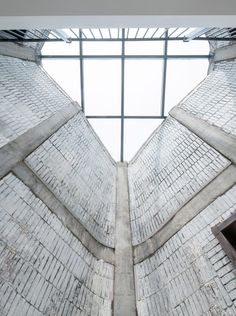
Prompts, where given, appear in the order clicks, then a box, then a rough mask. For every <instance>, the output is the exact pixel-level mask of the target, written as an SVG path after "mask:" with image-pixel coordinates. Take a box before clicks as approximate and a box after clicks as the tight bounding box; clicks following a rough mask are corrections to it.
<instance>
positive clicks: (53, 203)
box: [12, 162, 115, 265]
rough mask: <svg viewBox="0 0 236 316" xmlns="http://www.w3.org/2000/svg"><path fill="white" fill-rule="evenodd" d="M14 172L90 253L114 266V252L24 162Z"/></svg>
mask: <svg viewBox="0 0 236 316" xmlns="http://www.w3.org/2000/svg"><path fill="white" fill-rule="evenodd" d="M12 171H13V173H14V174H15V175H16V176H17V177H18V178H19V179H20V180H21V181H22V182H23V183H24V184H25V185H27V186H28V187H29V188H30V190H31V191H32V192H33V193H34V194H35V195H36V196H37V197H38V198H39V199H40V200H41V201H42V202H43V203H44V204H45V205H46V206H47V207H48V208H49V209H50V210H51V211H52V212H53V213H54V214H55V215H56V216H57V217H58V218H59V219H60V221H61V222H62V223H63V224H64V225H65V226H66V227H67V228H68V229H69V230H70V231H71V232H72V233H73V235H74V236H75V237H76V238H77V239H78V240H79V241H80V242H81V243H82V244H83V245H84V247H85V248H87V249H88V251H89V252H90V253H92V254H93V255H94V256H95V257H96V258H97V259H102V260H104V261H106V262H108V263H111V264H113V265H114V263H115V254H114V250H113V249H111V248H108V247H106V246H104V245H102V244H101V243H99V242H98V241H97V240H96V239H95V238H94V237H93V236H92V235H91V234H90V233H89V232H88V231H87V230H86V229H85V227H84V226H83V225H82V224H81V223H80V222H79V221H78V220H77V219H76V218H75V217H74V216H73V215H72V214H71V212H70V211H69V210H68V209H67V208H66V207H65V206H64V205H63V204H62V203H61V202H60V201H59V200H58V199H57V198H56V197H55V195H54V194H53V193H52V192H51V191H50V190H49V189H48V188H47V186H46V185H45V184H44V183H43V182H42V181H41V180H40V179H39V178H38V177H37V175H36V174H34V172H33V171H32V170H31V169H30V168H29V167H28V166H27V165H26V164H25V163H24V162H20V163H19V164H18V165H16V166H15V167H14V168H13V170H12Z"/></svg>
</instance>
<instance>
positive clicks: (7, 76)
mask: <svg viewBox="0 0 236 316" xmlns="http://www.w3.org/2000/svg"><path fill="white" fill-rule="evenodd" d="M0 73H1V77H0V107H1V111H0V147H1V146H3V145H5V144H6V143H8V142H9V141H11V140H14V139H15V138H17V137H18V136H19V135H21V134H23V133H24V132H26V131H27V130H29V129H30V128H32V127H34V126H36V125H37V124H39V123H40V122H42V121H43V120H45V119H47V118H48V117H50V116H51V115H53V114H55V113H56V112H57V111H59V110H60V109H62V108H65V107H66V106H67V105H68V104H69V103H71V101H72V100H71V99H70V98H69V97H68V96H67V95H66V94H65V93H64V92H63V91H62V90H61V89H60V88H59V86H57V85H56V84H55V82H54V81H53V80H52V79H51V78H50V77H49V76H48V75H47V73H46V72H45V71H44V70H43V69H42V68H41V67H40V66H38V65H37V64H35V63H34V62H28V61H22V60H20V59H17V58H12V57H6V56H0Z"/></svg>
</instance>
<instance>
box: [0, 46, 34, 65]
mask: <svg viewBox="0 0 236 316" xmlns="http://www.w3.org/2000/svg"><path fill="white" fill-rule="evenodd" d="M0 55H4V56H10V57H16V58H20V59H23V60H29V61H37V58H36V54H35V50H34V49H33V48H31V47H27V46H22V45H17V44H14V43H0Z"/></svg>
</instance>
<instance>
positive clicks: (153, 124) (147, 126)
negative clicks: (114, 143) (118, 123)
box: [124, 119, 163, 161]
mask: <svg viewBox="0 0 236 316" xmlns="http://www.w3.org/2000/svg"><path fill="white" fill-rule="evenodd" d="M162 121H163V120H162V119H142V120H141V119H127V120H125V128H124V135H125V137H124V160H125V161H130V160H131V159H132V158H133V157H134V155H135V154H136V153H137V151H138V150H139V149H140V147H141V146H142V145H143V144H144V142H146V141H147V139H148V137H149V136H150V135H151V134H152V132H153V131H154V130H155V129H156V128H157V127H158V126H159V125H160V124H161V123H162Z"/></svg>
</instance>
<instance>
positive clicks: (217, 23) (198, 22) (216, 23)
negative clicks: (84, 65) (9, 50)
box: [0, 1, 236, 29]
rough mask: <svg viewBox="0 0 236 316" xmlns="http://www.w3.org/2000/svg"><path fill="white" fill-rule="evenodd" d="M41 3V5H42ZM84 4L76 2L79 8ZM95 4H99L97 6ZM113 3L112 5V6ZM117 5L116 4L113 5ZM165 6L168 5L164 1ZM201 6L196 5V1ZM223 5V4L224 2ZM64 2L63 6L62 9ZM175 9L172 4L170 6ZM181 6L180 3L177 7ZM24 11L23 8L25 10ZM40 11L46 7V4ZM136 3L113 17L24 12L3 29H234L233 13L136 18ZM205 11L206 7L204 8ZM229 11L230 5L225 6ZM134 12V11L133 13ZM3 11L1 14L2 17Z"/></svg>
mask: <svg viewBox="0 0 236 316" xmlns="http://www.w3.org/2000/svg"><path fill="white" fill-rule="evenodd" d="M40 3H41V2H40ZM51 3H53V2H51V1H47V4H51ZM79 3H81V2H79V1H77V4H79ZM94 3H95V4H96V2H94ZM110 3H112V1H111V2H109V4H110ZM113 3H115V1H113ZM142 3H143V4H145V8H146V10H145V11H147V10H150V11H151V10H152V9H151V6H149V5H147V4H146V2H145V1H142ZM162 3H163V4H164V3H165V2H164V1H162ZM195 3H196V4H198V2H197V1H195ZM221 3H223V2H221ZM64 4H65V5H67V7H68V8H70V5H68V2H67V1H64ZM107 4H108V2H107V3H106V4H105V6H104V8H105V9H106V8H108V5H107ZM117 4H119V7H120V8H122V7H123V6H122V4H120V2H117ZM126 4H127V2H125V4H124V10H126ZM61 5H62V2H61V3H60V6H61ZM171 5H172V7H173V8H174V6H173V1H172V3H171ZM178 5H179V3H178ZM22 7H24V6H22ZM41 7H45V5H44V4H42V5H41ZM137 7H138V6H137V2H134V6H133V10H132V12H130V13H128V11H127V10H126V12H125V13H124V12H123V14H122V12H120V14H118V12H117V14H115V12H114V13H112V11H110V12H111V13H110V14H106V13H105V10H104V12H101V11H100V14H93V15H92V14H91V13H90V14H87V15H82V13H81V11H80V12H79V13H77V14H76V13H75V12H73V14H71V15H69V14H66V13H65V12H64V14H61V15H60V14H57V13H56V12H55V10H54V11H53V12H51V14H47V15H37V14H38V13H39V12H40V11H38V12H37V14H34V15H32V14H31V15H27V14H26V12H24V14H23V16H20V15H18V16H17V15H13V14H9V15H5V16H4V15H0V29H37V28H38V29H45V28H46V29H62V28H97V27H99V28H107V27H109V28H116V27H119V28H121V27H134V28H135V27H183V26H189V27H225V26H226V25H227V26H228V27H234V26H235V19H236V14H235V12H233V11H231V15H225V14H223V13H222V12H223V11H222V12H221V13H220V14H214V13H213V12H212V11H211V12H209V13H208V15H207V14H206V12H205V13H204V14H197V11H195V12H193V13H190V12H189V14H184V13H183V12H181V13H179V14H178V13H177V12H174V11H172V13H166V14H160V11H158V10H157V12H156V13H155V12H154V11H151V13H150V14H146V13H145V11H140V13H139V14H135V9H136V8H137ZM202 7H204V6H202ZM212 8H216V5H214V4H213V5H212ZM225 8H227V5H225ZM130 11H131V10H130ZM0 14H3V13H2V10H1V13H0Z"/></svg>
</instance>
